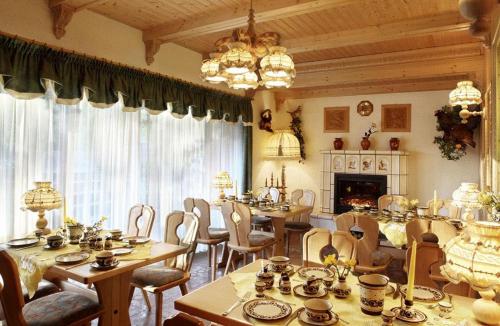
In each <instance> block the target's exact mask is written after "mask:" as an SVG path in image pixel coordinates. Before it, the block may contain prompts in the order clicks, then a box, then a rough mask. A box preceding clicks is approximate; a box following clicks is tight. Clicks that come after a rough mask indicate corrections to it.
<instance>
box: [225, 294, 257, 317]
mask: <svg viewBox="0 0 500 326" xmlns="http://www.w3.org/2000/svg"><path fill="white" fill-rule="evenodd" d="M251 296H252V292H251V291H248V292H247V293H245V295H244V296H243V297H242V298H241V299H238V301H236V302H235V303H233V305H232V306H231V307H229V309H227V310H226V311H224V312H223V313H222V316H227V315H229V314H230V313H231V311H233V310H234V309H235V308H236V307H238V306H239V305H240V304H242V303H243V302H245V301H247V300H248V299H250V297H251Z"/></svg>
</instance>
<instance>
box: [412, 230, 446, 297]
mask: <svg viewBox="0 0 500 326" xmlns="http://www.w3.org/2000/svg"><path fill="white" fill-rule="evenodd" d="M436 240H437V239H436ZM411 250H412V246H411V245H409V246H408V249H407V250H406V263H405V268H404V269H405V271H408V265H407V264H408V263H409V261H410V257H411ZM416 259H417V264H416V266H415V284H418V285H423V286H428V287H431V288H439V284H438V283H437V282H436V280H435V279H433V278H432V275H433V271H432V266H434V265H435V264H436V263H441V264H442V263H443V262H444V253H443V250H442V249H441V248H439V245H438V244H437V243H436V242H427V241H424V242H420V243H417V258H416Z"/></svg>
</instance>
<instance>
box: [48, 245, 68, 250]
mask: <svg viewBox="0 0 500 326" xmlns="http://www.w3.org/2000/svg"><path fill="white" fill-rule="evenodd" d="M64 247H66V244H63V245H62V246H60V247H55V248H54V247H51V246H49V245H48V244H46V245H45V246H43V249H45V250H57V249H62V248H64Z"/></svg>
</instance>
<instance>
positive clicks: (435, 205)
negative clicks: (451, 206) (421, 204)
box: [432, 189, 438, 216]
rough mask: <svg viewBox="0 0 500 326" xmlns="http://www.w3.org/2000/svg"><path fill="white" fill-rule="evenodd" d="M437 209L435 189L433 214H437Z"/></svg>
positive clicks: (435, 192)
mask: <svg viewBox="0 0 500 326" xmlns="http://www.w3.org/2000/svg"><path fill="white" fill-rule="evenodd" d="M437 213H438V210H437V191H436V190H435V189H434V200H433V201H432V215H434V216H436V215H437Z"/></svg>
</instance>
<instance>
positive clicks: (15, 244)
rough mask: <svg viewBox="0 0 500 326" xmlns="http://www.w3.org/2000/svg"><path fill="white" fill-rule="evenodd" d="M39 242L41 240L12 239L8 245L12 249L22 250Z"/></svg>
mask: <svg viewBox="0 0 500 326" xmlns="http://www.w3.org/2000/svg"><path fill="white" fill-rule="evenodd" d="M38 241H39V240H38V239H37V238H21V239H12V240H10V241H9V242H7V245H8V246H9V247H12V248H21V247H27V246H32V245H34V244H37V243H38Z"/></svg>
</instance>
